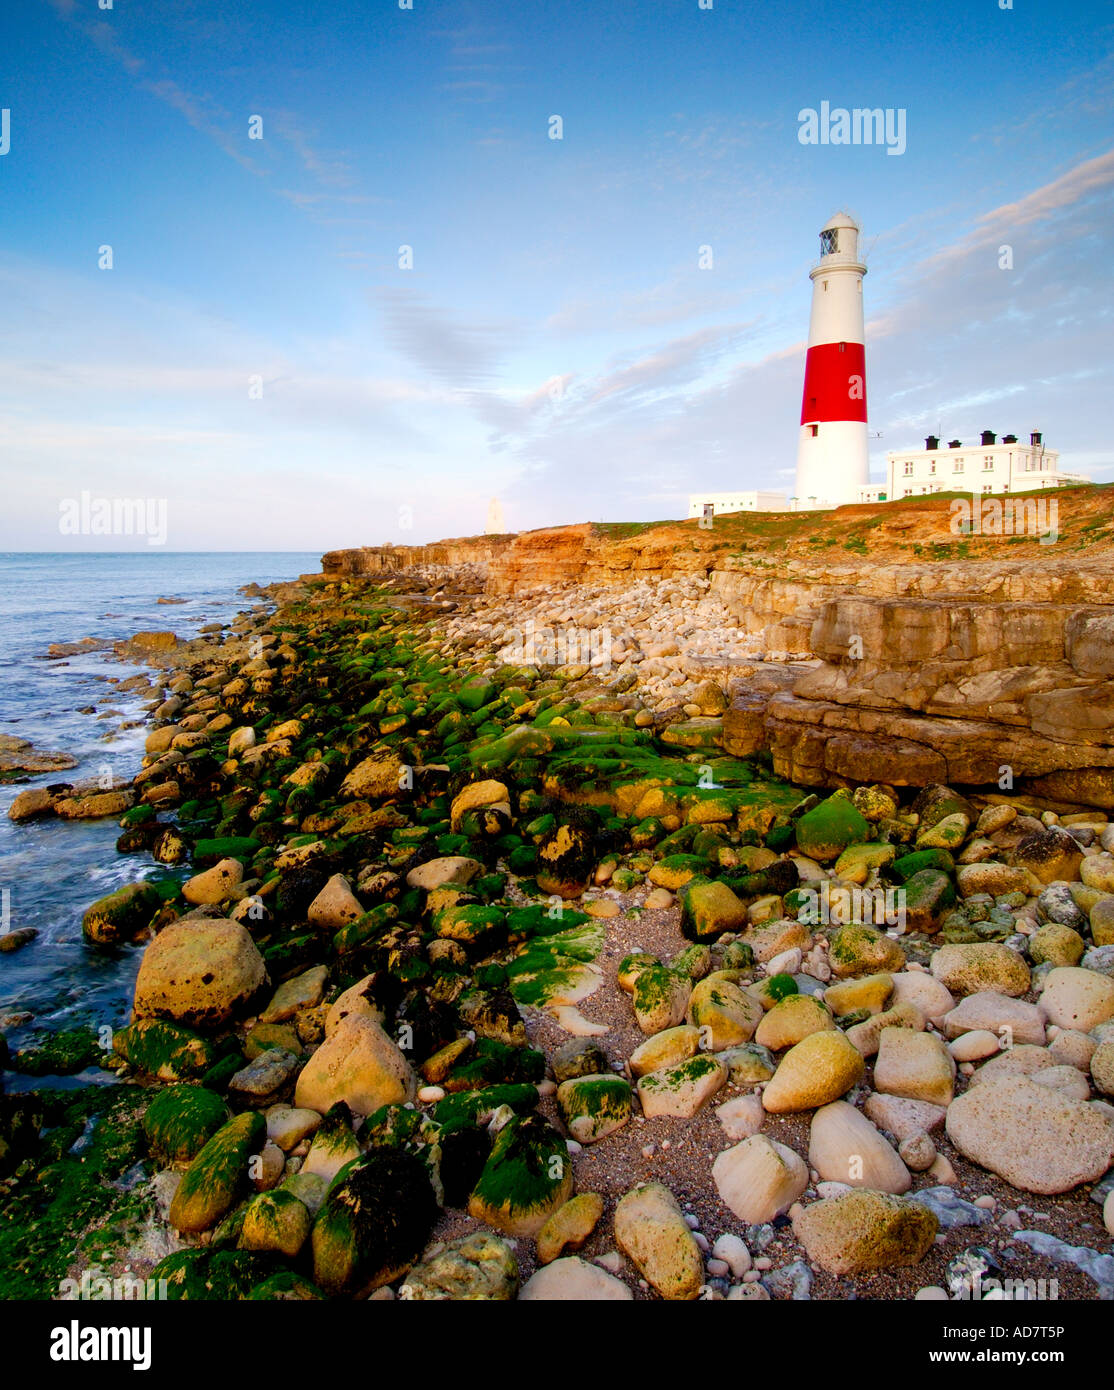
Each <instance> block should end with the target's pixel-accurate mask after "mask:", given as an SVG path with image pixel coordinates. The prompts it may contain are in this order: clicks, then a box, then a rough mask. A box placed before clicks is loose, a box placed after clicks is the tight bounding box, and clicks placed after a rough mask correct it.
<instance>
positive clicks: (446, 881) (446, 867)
mask: <svg viewBox="0 0 1114 1390" xmlns="http://www.w3.org/2000/svg"><path fill="white" fill-rule="evenodd" d="M480 873H483V865H482V864H481V863H480V861H479V860H478V859H469V858H467V857H466V856H465V855H462V854H452V855H447V856H445V857H443V858H441V859H430V860H428V861H427V862H426V863H425V864H419V865H418V867H417V868H416V869H411V870H410V872H409V873H408V874H407V875H406V885H407V887H408V888H423V889H425V891H426V892H427V893H432V892H434V891H436V889H438V888H448V887H454V888H455V887H464V886H465V885H466V884H469V883H471V882H472V880H473V879H474V878H475V877H476V875H477V874H480Z"/></svg>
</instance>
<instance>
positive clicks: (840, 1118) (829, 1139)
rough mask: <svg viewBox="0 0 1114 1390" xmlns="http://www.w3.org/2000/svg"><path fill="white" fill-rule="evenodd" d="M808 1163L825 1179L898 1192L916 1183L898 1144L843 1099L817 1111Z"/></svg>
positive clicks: (906, 1189) (880, 1190)
mask: <svg viewBox="0 0 1114 1390" xmlns="http://www.w3.org/2000/svg"><path fill="white" fill-rule="evenodd" d="M808 1163H809V1167H810V1168H815V1169H816V1171H817V1172H818V1173H819V1174H820V1177H821V1179H823V1180H824V1181H825V1182H842V1183H847V1184H848V1185H849V1186H851V1187H867V1188H871V1189H872V1190H874V1191H876V1192H893V1193H895V1194H897V1195H900V1194H901V1193H902V1192H908V1190H909V1188H910V1186H911V1184H912V1179H911V1178H910V1176H909V1170H908V1168H906V1166H905V1164H904V1163H903V1162H902V1161H901V1159H900V1158H899V1157H898V1155H897V1152H896V1151H895V1150H894V1148H893V1147H892V1146H891V1145H890V1144H889V1143H887V1141H886V1140H885V1139H884V1138H883V1136H882V1135H881V1134H880V1133H879V1131H878V1130H877V1129H876V1128H875V1126H874V1125H872V1124H871V1122H870V1121H869V1120H868V1119H867V1118H866V1116H865V1115H863V1114H862V1113H861V1112H860V1111H858V1110H856V1109H855V1107H854V1106H853V1105H848V1104H847V1102H846V1101H843V1100H837V1101H833V1102H832V1103H831V1105H824V1106H821V1108H820V1109H819V1110H817V1112H816V1113H815V1115H813V1117H812V1127H811V1129H810V1130H809V1139H808ZM729 1205H730V1204H729Z"/></svg>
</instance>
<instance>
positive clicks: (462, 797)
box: [419, 778, 511, 886]
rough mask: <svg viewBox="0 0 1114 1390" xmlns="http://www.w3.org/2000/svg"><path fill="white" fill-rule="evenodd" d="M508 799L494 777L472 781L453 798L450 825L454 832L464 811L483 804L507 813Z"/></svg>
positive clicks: (507, 792)
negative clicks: (501, 809) (481, 780)
mask: <svg viewBox="0 0 1114 1390" xmlns="http://www.w3.org/2000/svg"><path fill="white" fill-rule="evenodd" d="M510 800H511V794H510V792H509V791H508V790H507V788H506V787H505V786H504V785H503V783H502V782H497V781H495V779H494V778H489V779H488V780H487V781H484V782H472V783H471V784H470V785H469V786H467V787H465V788H464V789H463V790H462V791H460V792H458V794H457V795H456V796H455V797H454V798H453V804H452V808H451V810H450V812H449V822H450V826H451V828H452V830H453V831H454V833H455V832H456V831H457V830H459V829H460V822H461V820H462V819H463V817H464V814H465V812H466V811H475V810H478V809H479V808H480V807H483V806H502V807H505V808H506V811H507V813H508V815H509V814H510ZM419 886H424V885H419Z"/></svg>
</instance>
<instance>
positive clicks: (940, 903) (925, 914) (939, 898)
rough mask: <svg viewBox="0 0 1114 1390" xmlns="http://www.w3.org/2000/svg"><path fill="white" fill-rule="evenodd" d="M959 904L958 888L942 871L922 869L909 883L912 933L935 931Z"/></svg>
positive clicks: (907, 900) (908, 923)
mask: <svg viewBox="0 0 1114 1390" xmlns="http://www.w3.org/2000/svg"><path fill="white" fill-rule="evenodd" d="M954 902H955V885H954V883H952V881H951V879H950V878H949V877H948V875H947V874H946V873H945V872H944V871H943V870H942V869H918V870H917V872H916V873H915V874H911V875H910V877H909V878H907V879H906V880H905V925H906V930H908V931H919V932H934V931H936V930H937V928H938V927H939V925H940V922H941V920H942V918H943V916H944V914H945V912H947V910H948V908H949V907H951V906H952V905H953V904H954Z"/></svg>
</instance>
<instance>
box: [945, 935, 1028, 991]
mask: <svg viewBox="0 0 1114 1390" xmlns="http://www.w3.org/2000/svg"><path fill="white" fill-rule="evenodd" d="M932 974H933V976H934V977H935V978H936V979H937V980H939V981H940V983H941V984H942V985H943V986H944V987H945V988H946V989H949V990H951V992H952V993H953V994H978V993H979V992H980V991H984V990H990V991H993V992H994V993H997V994H1008V995H1010V996H1011V997H1013V998H1017V997H1018V996H1020V995H1022V994H1025V993H1026V992H1027V991H1028V989H1029V967H1028V966H1027V965H1026V964H1025V961H1024V960H1023V959H1022V957H1021V956H1019V955H1018V953H1017V952H1016V951H1014V950H1012V949H1011V948H1010V947H1009V946H1004V945H1002V944H1001V943H1000V942H997V941H980V942H973V943H971V944H969V945H953V946H941V947H940V949H939V950H938V951H937V952H936V954H935V955H934V956H933V957H932Z"/></svg>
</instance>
